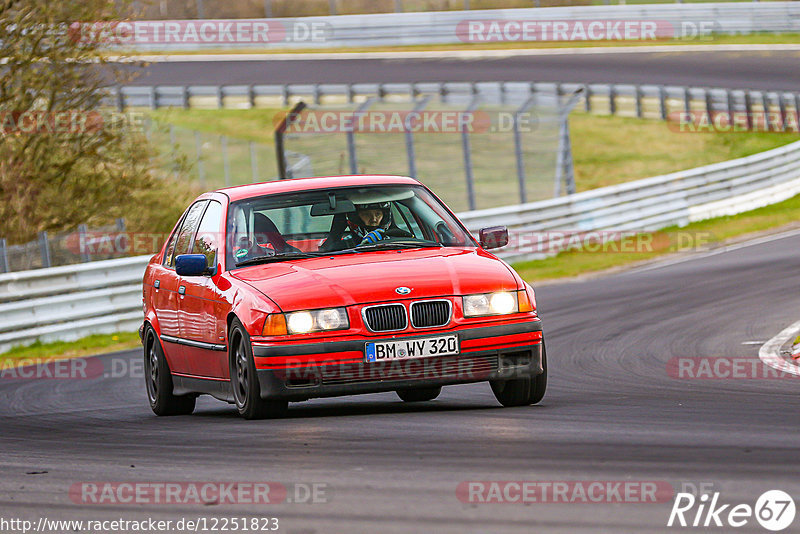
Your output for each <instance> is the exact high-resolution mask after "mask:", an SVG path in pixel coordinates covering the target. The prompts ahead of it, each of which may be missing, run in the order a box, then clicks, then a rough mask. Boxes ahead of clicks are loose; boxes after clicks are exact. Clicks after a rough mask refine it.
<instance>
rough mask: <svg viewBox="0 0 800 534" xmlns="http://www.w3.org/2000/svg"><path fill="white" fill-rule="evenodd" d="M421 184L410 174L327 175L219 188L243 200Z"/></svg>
mask: <svg viewBox="0 0 800 534" xmlns="http://www.w3.org/2000/svg"><path fill="white" fill-rule="evenodd" d="M402 184H409V185H419V182H418V181H417V180H415V179H414V178H409V177H408V176H391V175H382V174H368V175H347V176H326V177H319V178H292V179H290V180H275V181H272V182H263V183H260V184H249V185H240V186H236V187H227V188H225V189H219V190H217V191H216V192H217V193H223V194H225V195H227V196H228V198H230V199H231V201H236V200H243V199H247V198H252V197H259V196H263V195H275V194H280V193H292V192H295V191H309V190H314V189H331V188H335V187H348V186H364V185H402Z"/></svg>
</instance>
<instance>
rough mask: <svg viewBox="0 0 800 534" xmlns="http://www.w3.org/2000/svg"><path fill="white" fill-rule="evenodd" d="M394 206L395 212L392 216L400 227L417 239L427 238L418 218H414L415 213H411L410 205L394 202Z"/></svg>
mask: <svg viewBox="0 0 800 534" xmlns="http://www.w3.org/2000/svg"><path fill="white" fill-rule="evenodd" d="M392 208H393V210H394V212H395V213H393V214H392V218H393V219H394V222H395V224H396V225H397V226H398V227H399V228H400V229H402V230H405V231H406V232H408V233H410V234H411V235H413V236H414V237H415V238H417V239H425V235H424V234H423V233H422V229H421V228H420V227H419V225H418V224H417V221H416V219H414V214H413V213H411V210H410V209H408V206H406V205H404V204H401V203H399V202H393V203H392ZM398 215H399V217H398Z"/></svg>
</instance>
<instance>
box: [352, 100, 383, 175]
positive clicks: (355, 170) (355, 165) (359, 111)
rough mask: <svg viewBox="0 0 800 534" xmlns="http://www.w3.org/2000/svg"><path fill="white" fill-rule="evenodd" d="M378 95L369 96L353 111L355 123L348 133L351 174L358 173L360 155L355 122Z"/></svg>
mask: <svg viewBox="0 0 800 534" xmlns="http://www.w3.org/2000/svg"><path fill="white" fill-rule="evenodd" d="M375 100H376V97H374V96H372V97H369V98H368V99H367V100H366V102H364V103H363V104H361V105H360V106H358V108H356V111H355V112H354V113H353V119H352V120H353V123H352V124H350V125H349V126H348V127H347V131H346V135H347V158H348V160H349V163H350V174H358V155H357V154H356V134H355V122H356V121H357V120H358V117H359V116H360V115H361V114H362V113H364V112H365V111H366V110H367V108H368V107H370V106H371V105H372V103H373V102H375Z"/></svg>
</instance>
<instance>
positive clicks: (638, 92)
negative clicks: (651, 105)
mask: <svg viewBox="0 0 800 534" xmlns="http://www.w3.org/2000/svg"><path fill="white" fill-rule="evenodd" d="M634 91H636V117H637V118H639V119H641V118H642V88H641V86H638V85H637V86H636V87H634Z"/></svg>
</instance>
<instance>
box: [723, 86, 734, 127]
mask: <svg viewBox="0 0 800 534" xmlns="http://www.w3.org/2000/svg"><path fill="white" fill-rule="evenodd" d="M725 105H726V106H728V120H729V121H732V120H733V114H734V112H735V111H736V102H734V100H733V91H731V90H730V89H726V90H725Z"/></svg>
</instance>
